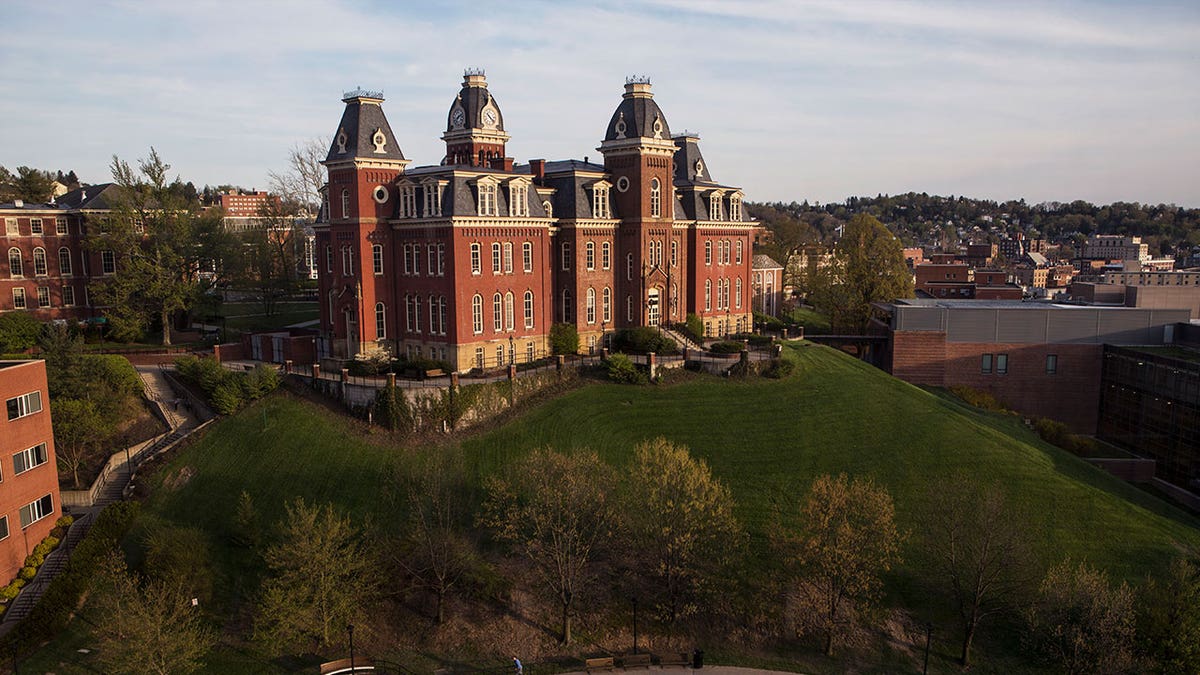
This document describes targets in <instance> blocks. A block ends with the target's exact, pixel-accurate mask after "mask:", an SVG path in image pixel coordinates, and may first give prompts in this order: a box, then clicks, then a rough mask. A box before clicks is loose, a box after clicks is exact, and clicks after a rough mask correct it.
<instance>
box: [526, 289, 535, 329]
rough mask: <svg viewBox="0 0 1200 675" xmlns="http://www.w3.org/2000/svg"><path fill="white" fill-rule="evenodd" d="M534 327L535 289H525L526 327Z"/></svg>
mask: <svg viewBox="0 0 1200 675" xmlns="http://www.w3.org/2000/svg"><path fill="white" fill-rule="evenodd" d="M531 328H533V291H525V329H526V330H529V329H531Z"/></svg>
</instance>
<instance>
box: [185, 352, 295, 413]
mask: <svg viewBox="0 0 1200 675" xmlns="http://www.w3.org/2000/svg"><path fill="white" fill-rule="evenodd" d="M175 370H176V372H178V373H179V376H180V377H182V378H183V379H185V380H187V381H188V382H191V383H193V384H195V385H196V386H197V387H199V388H200V390H201V391H203V392H204V396H205V397H206V398H207V399H208V402H209V403H211V404H212V406H213V408H214V409H215V410H216V411H217V412H219V413H221V414H222V415H232V414H233V413H235V412H237V411H238V410H239V409H240V408H241V407H242V406H244V405H246V404H247V403H249V402H250V401H254V400H257V399H260V398H262V397H263V396H266V395H267V394H268V393H270V392H271V391H273V390H274V389H275V388H276V387H278V386H279V371H277V370H276V369H275V368H273V367H271V366H268V365H266V364H264V363H260V364H258V365H257V366H255V367H254V370H251V371H250V372H235V371H232V370H228V369H226V368H223V367H221V364H220V363H217V361H216V360H215V359H208V358H196V357H195V356H181V357H179V358H178V359H175Z"/></svg>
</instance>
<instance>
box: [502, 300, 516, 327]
mask: <svg viewBox="0 0 1200 675" xmlns="http://www.w3.org/2000/svg"><path fill="white" fill-rule="evenodd" d="M515 321H516V318H515V315H514V313H513V294H512V291H509V292H507V293H505V294H504V330H506V331H512V330H513V323H514V322H515Z"/></svg>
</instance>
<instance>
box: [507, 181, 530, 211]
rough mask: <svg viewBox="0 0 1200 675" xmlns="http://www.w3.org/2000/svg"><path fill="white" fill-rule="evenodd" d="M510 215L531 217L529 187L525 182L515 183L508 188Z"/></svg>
mask: <svg viewBox="0 0 1200 675" xmlns="http://www.w3.org/2000/svg"><path fill="white" fill-rule="evenodd" d="M508 215H510V216H528V215H529V186H528V185H526V184H525V183H523V182H513V183H511V184H509V186H508Z"/></svg>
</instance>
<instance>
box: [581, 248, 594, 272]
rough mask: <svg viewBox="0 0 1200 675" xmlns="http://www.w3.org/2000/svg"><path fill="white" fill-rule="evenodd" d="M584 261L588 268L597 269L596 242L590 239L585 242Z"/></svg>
mask: <svg viewBox="0 0 1200 675" xmlns="http://www.w3.org/2000/svg"><path fill="white" fill-rule="evenodd" d="M583 262H584V267H586V268H587V269H588V270H594V269H596V244H595V242H591V241H589V242H588V243H587V244H584V249H583Z"/></svg>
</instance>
